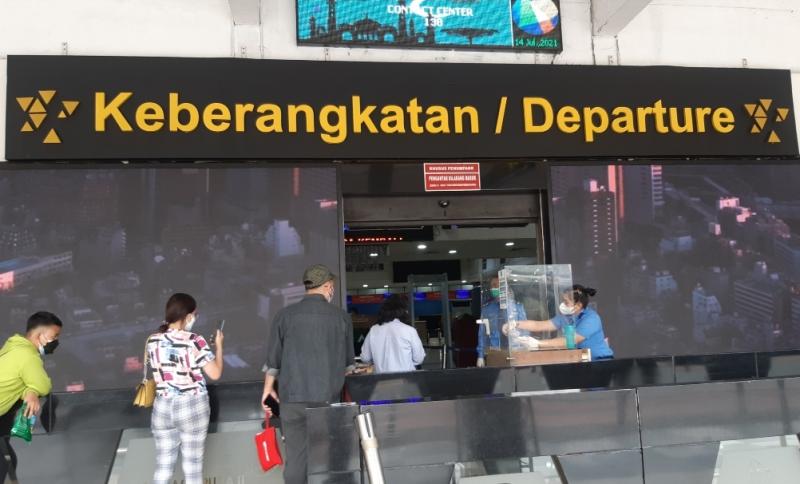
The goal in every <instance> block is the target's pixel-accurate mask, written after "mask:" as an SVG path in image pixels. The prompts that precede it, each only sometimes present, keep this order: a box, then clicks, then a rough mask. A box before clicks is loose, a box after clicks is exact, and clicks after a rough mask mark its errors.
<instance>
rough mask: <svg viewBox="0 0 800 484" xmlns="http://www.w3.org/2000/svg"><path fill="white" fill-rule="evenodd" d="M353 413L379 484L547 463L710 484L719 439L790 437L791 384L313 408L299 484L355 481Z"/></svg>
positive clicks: (617, 476) (796, 417)
mask: <svg viewBox="0 0 800 484" xmlns="http://www.w3.org/2000/svg"><path fill="white" fill-rule="evenodd" d="M360 411H369V412H371V413H372V414H373V420H374V423H375V433H376V436H377V438H378V441H379V443H380V453H381V460H382V461H383V465H384V473H385V475H386V482H388V483H398V484H417V483H419V484H423V483H424V484H437V483H441V484H447V483H449V482H450V477H451V476H452V474H453V469H454V466H455V465H456V464H458V463H465V462H476V461H478V462H480V461H493V460H498V459H514V458H517V459H519V458H522V457H535V456H552V457H553V459H554V461H556V462H558V464H559V467H560V471H561V473H562V475H563V477H562V482H565V483H569V484H581V483H597V482H602V483H618V484H627V483H631V484H633V483H638V484H643V483H644V482H645V481H646V482H647V484H652V483H662V482H663V483H668V482H669V483H674V482H685V483H692V484H711V482H712V476H713V474H714V469H715V463H716V462H717V455H718V449H719V442H720V441H723V440H741V439H753V438H760V437H775V436H784V435H793V434H797V433H798V432H800V378H780V379H768V380H750V381H726V382H715V383H697V384H683V385H669V386H651V387H642V388H632V389H617V390H600V391H592V390H581V391H574V392H572V391H564V392H544V393H539V394H521V395H516V396H497V397H484V398H481V397H471V398H459V399H453V400H439V401H418V402H414V401H412V402H405V403H389V404H367V405H361V406H357V405H352V406H343V407H336V406H334V407H326V408H318V409H313V410H309V411H308V415H309V428H310V429H312V430H311V432H312V433H311V435H310V436H309V443H310V446H311V447H310V449H309V459H310V460H309V472H310V473H311V477H310V481H309V482H312V483H320V484H321V483H328V484H330V483H336V484H361V483H362V480H361V476H362V467H361V462H360V460H359V446H358V441H357V437H356V433H355V432H354V430H353V428H352V421H353V418H354V417H355V415H356V414H357V413H358V412H360ZM798 458H800V457H798ZM498 482H499V481H498ZM764 482H767V481H764ZM781 482H782V481H781Z"/></svg>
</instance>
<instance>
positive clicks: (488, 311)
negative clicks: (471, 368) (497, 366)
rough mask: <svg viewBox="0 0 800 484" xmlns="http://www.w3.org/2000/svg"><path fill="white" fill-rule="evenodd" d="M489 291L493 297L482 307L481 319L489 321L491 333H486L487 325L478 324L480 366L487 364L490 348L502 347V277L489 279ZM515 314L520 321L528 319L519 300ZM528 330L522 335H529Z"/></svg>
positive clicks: (515, 305)
mask: <svg viewBox="0 0 800 484" xmlns="http://www.w3.org/2000/svg"><path fill="white" fill-rule="evenodd" d="M489 291H490V295H491V298H490V299H489V302H488V303H486V304H484V305H483V307H482V308H481V319H483V320H485V321H488V323H489V334H488V335H487V334H486V325H485V324H479V325H478V348H477V351H478V366H479V367H483V366H486V351H487V350H488V349H489V348H494V349H500V348H501V345H502V342H501V341H500V325H501V322H502V321H503V319H504V316H505V315H504V314H503V311H501V310H500V279H499V278H498V277H497V276H494V277H492V278H491V279H490V280H489ZM514 310H515V316H516V319H517V320H518V321H522V320H525V319H527V316H526V314H525V307H523V306H522V304H520V303H519V302H515V304H514ZM527 335H528V333H527V332H526V331H522V332H521V336H527Z"/></svg>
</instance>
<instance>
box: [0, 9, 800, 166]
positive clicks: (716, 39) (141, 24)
mask: <svg viewBox="0 0 800 484" xmlns="http://www.w3.org/2000/svg"><path fill="white" fill-rule="evenodd" d="M261 3H262V7H261V11H262V16H261V18H262V27H261V28H262V35H261V37H262V38H263V46H254V47H255V48H253V46H248V50H247V52H248V57H256V56H259V52H260V51H261V50H263V55H264V57H266V58H280V59H309V60H353V61H396V62H404V61H407V62H493V63H550V62H553V63H556V64H592V63H598V64H607V63H608V62H609V56H611V61H612V62H614V63H621V64H622V65H650V64H675V65H685V66H719V67H742V65H743V59H746V62H747V65H748V66H750V67H765V68H782V69H792V70H793V71H794V72H795V74H794V75H793V82H794V86H795V88H794V93H795V112H800V111H798V110H800V87H798V86H800V49H798V48H797V44H798V37H799V36H798V33H800V0H758V1H754V0H702V1H699V0H652V2H651V3H650V4H649V5H648V6H647V7H646V8H645V9H644V10H643V11H642V12H641V13H640V14H639V15H638V16H637V17H636V18H635V19H634V20H633V21H632V22H631V23H630V24H629V25H628V26H627V27H626V28H625V29H623V30H622V32H621V33H620V34H619V35H618V36H617V38H616V39H614V38H610V39H607V38H592V36H591V15H590V2H589V0H562V2H561V3H562V18H563V22H564V24H563V29H564V32H563V36H564V52H563V53H561V54H559V55H557V56H555V57H553V56H552V55H548V54H530V53H528V54H517V53H504V52H463V51H461V52H451V51H440V50H436V51H425V50H397V49H347V48H330V49H328V48H321V47H298V46H297V44H296V41H295V22H296V20H295V7H294V4H295V2H294V0H261ZM238 29H242V27H238ZM237 38H242V39H245V38H251V39H252V36H249V35H246V34H244V33H243V35H241V37H239V36H237V33H236V32H235V29H234V27H233V24H232V21H231V15H230V7H229V5H228V2H227V0H69V1H64V0H2V2H0V62H2V63H1V64H0V67H2V70H1V71H0V113H3V115H2V116H0V118H2V119H0V128H2V127H3V123H4V122H5V119H4V118H5V115H4V109H3V108H2V103H4V101H5V62H3V61H2V59H4V58H5V56H7V55H9V54H56V55H59V54H62V53H63V44H64V43H66V45H67V50H68V53H69V54H71V55H124V56H128V55H141V56H183V57H195V56H198V57H225V56H231V55H233V52H239V49H238V44H237V41H236V39H237ZM3 139H4V136H0V156H2V153H4V152H5V149H4V140H3Z"/></svg>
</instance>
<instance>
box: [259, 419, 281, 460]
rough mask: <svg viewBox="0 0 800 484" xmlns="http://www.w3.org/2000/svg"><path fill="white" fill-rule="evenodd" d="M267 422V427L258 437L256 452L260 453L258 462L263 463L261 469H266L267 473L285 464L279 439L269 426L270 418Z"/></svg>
mask: <svg viewBox="0 0 800 484" xmlns="http://www.w3.org/2000/svg"><path fill="white" fill-rule="evenodd" d="M265 420H266V427H264V430H262V431H261V432H260V433H259V434H257V435H256V450H257V451H258V460H259V462H261V468H262V469H264V472H267V471H268V470H270V469H272V468H273V467H275V466H278V465H281V464H283V458H282V457H281V450H280V448H279V447H278V437H277V435H275V429H274V428H272V427H270V426H269V417H267V418H266V419H265Z"/></svg>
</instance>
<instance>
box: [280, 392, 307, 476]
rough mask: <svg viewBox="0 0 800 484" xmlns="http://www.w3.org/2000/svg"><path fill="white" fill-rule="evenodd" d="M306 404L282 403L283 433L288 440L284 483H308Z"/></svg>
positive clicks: (284, 460)
mask: <svg viewBox="0 0 800 484" xmlns="http://www.w3.org/2000/svg"><path fill="white" fill-rule="evenodd" d="M306 408H308V405H307V404H305V403H281V431H282V432H283V437H284V439H286V442H285V444H286V447H285V449H286V455H285V456H284V459H283V462H284V467H283V482H285V483H286V484H306V483H307V482H308V432H307V431H306Z"/></svg>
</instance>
